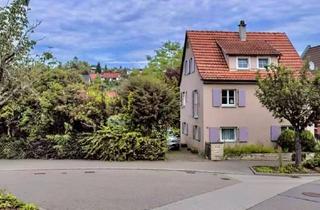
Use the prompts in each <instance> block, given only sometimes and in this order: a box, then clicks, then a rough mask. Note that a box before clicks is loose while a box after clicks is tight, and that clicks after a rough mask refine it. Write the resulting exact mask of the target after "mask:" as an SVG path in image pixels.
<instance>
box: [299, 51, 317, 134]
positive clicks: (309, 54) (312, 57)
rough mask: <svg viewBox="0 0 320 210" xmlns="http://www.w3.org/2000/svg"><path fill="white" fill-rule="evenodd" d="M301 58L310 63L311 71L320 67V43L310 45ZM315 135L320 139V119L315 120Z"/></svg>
mask: <svg viewBox="0 0 320 210" xmlns="http://www.w3.org/2000/svg"><path fill="white" fill-rule="evenodd" d="M301 58H302V59H303V60H304V61H305V62H307V63H308V65H309V69H310V71H311V72H315V70H319V69H320V45H317V46H313V47H311V45H308V46H307V47H306V48H305V50H304V51H303V53H302V55H301ZM314 133H315V136H316V137H317V138H318V139H320V120H319V121H317V122H315V129H314Z"/></svg>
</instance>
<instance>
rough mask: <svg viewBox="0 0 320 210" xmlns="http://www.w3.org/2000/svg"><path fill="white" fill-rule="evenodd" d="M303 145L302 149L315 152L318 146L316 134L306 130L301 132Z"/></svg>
mask: <svg viewBox="0 0 320 210" xmlns="http://www.w3.org/2000/svg"><path fill="white" fill-rule="evenodd" d="M301 145H302V151H304V152H314V151H315V147H316V139H315V138H314V135H313V134H312V133H311V132H310V131H308V130H304V131H302V133H301Z"/></svg>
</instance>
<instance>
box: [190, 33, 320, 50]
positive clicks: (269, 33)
mask: <svg viewBox="0 0 320 210" xmlns="http://www.w3.org/2000/svg"><path fill="white" fill-rule="evenodd" d="M186 32H207V33H239V31H223V30H186ZM247 33H249V34H286V32H276V31H247ZM319 46H320V45H319Z"/></svg>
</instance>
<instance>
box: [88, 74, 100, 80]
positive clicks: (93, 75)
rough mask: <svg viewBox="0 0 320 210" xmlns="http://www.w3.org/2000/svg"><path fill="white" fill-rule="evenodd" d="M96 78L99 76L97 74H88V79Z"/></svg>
mask: <svg viewBox="0 0 320 210" xmlns="http://www.w3.org/2000/svg"><path fill="white" fill-rule="evenodd" d="M98 76H99V75H98V74H89V77H90V79H91V80H95V79H97V77H98Z"/></svg>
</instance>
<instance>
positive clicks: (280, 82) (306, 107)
mask: <svg viewBox="0 0 320 210" xmlns="http://www.w3.org/2000/svg"><path fill="white" fill-rule="evenodd" d="M267 71H268V74H267V76H266V77H263V76H262V75H259V76H258V87H259V88H258V90H257V93H256V95H257V97H258V98H259V100H260V102H261V103H262V104H263V105H264V106H265V107H266V108H267V109H268V110H270V111H271V112H272V114H273V116H274V117H275V118H278V119H280V120H282V119H286V120H288V121H289V122H290V123H291V125H292V127H293V128H294V130H295V132H296V139H295V151H296V155H295V164H296V166H299V165H301V153H302V151H301V150H302V149H301V133H302V131H304V130H305V129H306V127H307V126H308V125H311V124H313V123H314V122H315V120H317V119H319V116H320V77H317V78H315V77H313V76H311V75H310V74H309V73H308V70H307V68H305V67H304V68H303V69H302V70H301V71H300V72H299V73H298V74H297V73H295V72H293V71H291V70H290V69H287V68H286V67H284V66H274V65H272V66H270V67H269V68H268V70H267Z"/></svg>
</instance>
